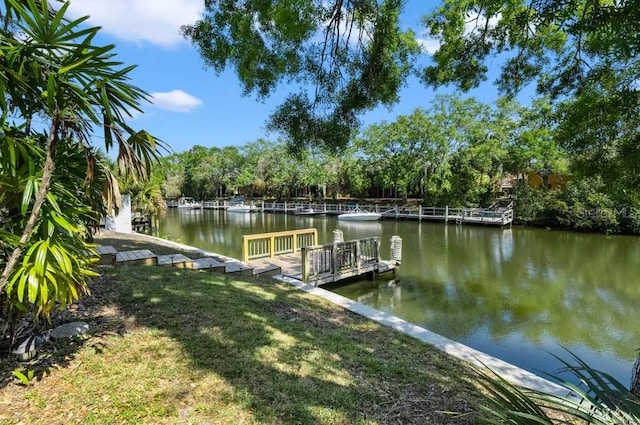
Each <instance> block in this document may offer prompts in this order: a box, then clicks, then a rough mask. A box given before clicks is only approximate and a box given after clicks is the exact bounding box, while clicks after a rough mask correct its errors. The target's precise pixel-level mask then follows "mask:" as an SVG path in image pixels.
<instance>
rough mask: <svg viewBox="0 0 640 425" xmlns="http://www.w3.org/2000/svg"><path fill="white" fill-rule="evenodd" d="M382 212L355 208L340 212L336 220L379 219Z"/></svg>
mask: <svg viewBox="0 0 640 425" xmlns="http://www.w3.org/2000/svg"><path fill="white" fill-rule="evenodd" d="M381 217H382V214H379V213H376V212H369V211H365V210H361V209H360V208H356V209H354V210H352V211H349V212H346V213H344V214H340V215H339V216H338V220H343V221H377V220H380V218H381Z"/></svg>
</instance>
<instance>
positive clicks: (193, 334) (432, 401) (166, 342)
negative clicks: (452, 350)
mask: <svg viewBox="0 0 640 425" xmlns="http://www.w3.org/2000/svg"><path fill="white" fill-rule="evenodd" d="M174 252H175V251H174ZM101 271H102V272H103V276H102V277H101V278H100V279H97V280H96V281H95V282H94V283H92V285H91V288H92V292H93V295H92V296H91V297H89V298H87V299H85V300H83V301H82V302H80V303H79V304H78V305H76V306H74V308H73V309H72V310H71V311H68V312H66V313H64V314H62V315H61V316H59V317H58V318H57V319H56V320H57V321H58V322H65V321H69V320H72V319H78V318H79V319H82V320H85V321H87V322H89V323H90V324H91V327H92V333H91V335H89V336H88V337H86V338H84V339H82V340H76V341H69V340H66V341H55V342H54V343H51V344H48V345H47V346H46V348H47V352H46V353H43V354H41V355H40V356H39V357H38V358H37V359H36V360H34V361H32V362H31V363H26V364H18V363H15V362H13V361H12V360H7V359H6V358H3V359H0V360H1V361H2V363H3V366H0V373H1V374H2V376H1V377H2V380H1V381H0V382H1V385H2V386H1V387H0V424H18V423H20V424H22V423H24V424H30V423H43V424H69V423H82V424H94V423H95V424H114V423H130V424H141V423H146V424H378V423H379V424H425V423H427V424H449V423H450V424H469V423H473V419H474V418H473V416H472V415H462V416H460V415H450V414H446V413H441V412H443V411H456V412H469V411H471V410H473V404H474V403H475V402H476V400H477V395H476V392H477V391H476V390H475V389H474V387H473V385H472V383H471V382H473V378H472V372H470V371H469V369H468V368H467V367H466V366H465V365H464V364H462V363H461V362H459V361H457V360H456V359H453V358H451V357H449V356H448V355H446V354H443V353H441V352H439V351H437V350H435V349H433V348H432V347H430V346H428V345H425V344H423V343H421V342H419V341H417V340H414V339H412V338H409V337H406V336H404V335H402V334H399V333H397V332H395V331H393V330H391V329H388V328H385V327H383V326H381V325H378V324H376V323H374V322H371V321H369V320H366V319H364V318H362V317H360V316H357V315H355V314H353V313H350V312H348V311H345V310H343V309H342V308H340V307H336V306H335V305H333V304H331V303H329V302H327V301H325V300H323V299H320V298H317V297H314V296H311V295H308V294H305V293H302V292H300V291H297V290H295V289H292V288H290V287H287V286H283V285H278V284H264V283H256V282H245V281H239V280H235V279H233V278H229V277H227V276H223V275H216V274H212V273H207V272H197V271H192V270H180V269H175V268H171V267H131V268H113V267H111V266H107V267H104V268H102V269H101ZM16 368H18V369H20V368H22V369H23V370H29V369H33V370H35V371H36V376H38V379H36V380H35V381H34V382H33V383H32V385H26V386H25V385H19V384H18V383H17V380H12V379H11V378H10V377H11V371H12V370H14V369H16Z"/></svg>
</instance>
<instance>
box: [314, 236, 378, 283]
mask: <svg viewBox="0 0 640 425" xmlns="http://www.w3.org/2000/svg"><path fill="white" fill-rule="evenodd" d="M380 261H381V260H380V238H379V237H377V236H375V237H369V238H363V239H358V240H353V241H345V242H338V243H332V244H326V245H319V246H307V247H304V248H303V249H302V281H303V282H313V281H316V280H322V279H325V278H329V277H332V278H333V279H332V280H339V279H340V278H341V275H347V276H360V275H362V274H364V273H367V272H371V271H376V270H378V265H379V264H380Z"/></svg>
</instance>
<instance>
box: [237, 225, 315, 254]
mask: <svg viewBox="0 0 640 425" xmlns="http://www.w3.org/2000/svg"><path fill="white" fill-rule="evenodd" d="M317 243H318V230H317V229H299V230H289V231H286V232H272V233H260V234H257V235H243V236H242V261H250V260H255V259H256V258H263V257H272V258H273V257H275V256H276V255H284V254H293V253H296V252H298V251H300V249H301V248H303V247H307V246H313V245H316V244H317Z"/></svg>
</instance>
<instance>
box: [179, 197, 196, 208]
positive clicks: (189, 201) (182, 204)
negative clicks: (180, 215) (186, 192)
mask: <svg viewBox="0 0 640 425" xmlns="http://www.w3.org/2000/svg"><path fill="white" fill-rule="evenodd" d="M196 208H200V203H199V202H196V201H195V199H193V198H190V197H188V196H185V197H182V198H180V199H178V209H179V210H193V209H196Z"/></svg>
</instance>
